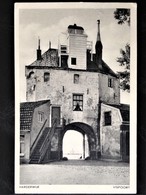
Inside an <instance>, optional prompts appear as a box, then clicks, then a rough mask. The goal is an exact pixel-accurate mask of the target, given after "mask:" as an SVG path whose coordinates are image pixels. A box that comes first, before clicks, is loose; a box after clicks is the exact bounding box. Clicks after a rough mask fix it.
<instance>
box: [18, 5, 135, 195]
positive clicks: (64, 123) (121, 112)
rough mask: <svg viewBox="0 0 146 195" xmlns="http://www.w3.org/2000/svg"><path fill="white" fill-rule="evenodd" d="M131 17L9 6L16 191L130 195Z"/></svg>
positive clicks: (128, 12)
mask: <svg viewBox="0 0 146 195" xmlns="http://www.w3.org/2000/svg"><path fill="white" fill-rule="evenodd" d="M136 12H137V7H136V4H135V3H83V2H80V3H16V4H15V108H16V110H15V113H16V118H15V193H19V194H21V193H26V194H27V193H29V194H31V193H50V194H52V193H56V194H57V193H82V194H84V193H87V194H88V193H89V194H91V193H97V194H98V193H100V194H102V193H115V194H122V193H123V194H128V193H136V183H137V182H136V158H137V155H136V152H137V151H136V147H137V137H136V136H137V134H136V131H137V129H136V124H137V121H136V119H137V109H136V98H137V97H136V95H137V94H136V86H137V80H136V74H137V63H136V62H137V44H136V43H137V40H136V32H137V18H136Z"/></svg>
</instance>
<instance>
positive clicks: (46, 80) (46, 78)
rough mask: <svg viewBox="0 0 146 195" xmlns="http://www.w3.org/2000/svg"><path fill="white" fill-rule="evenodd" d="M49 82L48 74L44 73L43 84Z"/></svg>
mask: <svg viewBox="0 0 146 195" xmlns="http://www.w3.org/2000/svg"><path fill="white" fill-rule="evenodd" d="M49 80H50V73H49V72H45V73H44V82H48V81H49Z"/></svg>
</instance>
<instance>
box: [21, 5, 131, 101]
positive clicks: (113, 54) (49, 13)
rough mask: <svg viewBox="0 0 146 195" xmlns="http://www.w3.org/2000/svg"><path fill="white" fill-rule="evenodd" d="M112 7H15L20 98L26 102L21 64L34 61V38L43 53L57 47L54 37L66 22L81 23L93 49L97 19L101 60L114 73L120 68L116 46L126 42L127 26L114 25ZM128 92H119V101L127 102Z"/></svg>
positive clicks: (117, 47) (128, 36)
mask: <svg viewBox="0 0 146 195" xmlns="http://www.w3.org/2000/svg"><path fill="white" fill-rule="evenodd" d="M114 11H115V8H110V9H109V8H108V9H107V8H106V9H105V8H103V7H102V8H100V9H99V8H98V6H94V7H92V8H87V6H85V7H81V6H80V8H79V7H78V6H74V7H73V8H65V7H63V6H62V7H60V8H56V9H55V8H49V7H48V8H46V9H44V8H43V9H30V8H29V9H20V10H19V16H18V17H19V28H18V31H19V34H18V35H19V36H18V37H19V51H18V52H19V64H20V67H19V68H20V101H21V102H22V101H26V99H25V98H26V79H25V65H29V64H31V63H32V62H33V61H35V60H36V49H37V47H38V37H39V38H40V40H41V50H42V53H44V52H45V51H46V50H47V49H48V48H49V41H51V47H52V48H58V39H59V37H60V34H61V33H62V32H66V30H67V27H68V26H69V25H73V24H75V23H76V24H77V25H79V26H82V27H83V28H84V30H85V33H86V34H87V35H88V38H87V40H88V41H93V50H94V48H95V42H96V36H97V20H98V19H99V20H100V33H101V41H102V44H103V60H104V61H105V62H106V63H107V64H108V65H109V66H110V68H111V69H113V71H114V72H117V71H119V70H121V67H120V66H119V63H118V62H116V59H117V57H119V56H120V49H121V48H123V49H124V47H125V45H126V44H127V43H130V27H129V26H128V25H127V24H124V25H118V24H117V21H116V20H115V19H114V14H113V13H114ZM129 99H130V94H129V93H126V92H121V102H122V103H129Z"/></svg>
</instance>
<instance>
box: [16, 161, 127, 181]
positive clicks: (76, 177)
mask: <svg viewBox="0 0 146 195" xmlns="http://www.w3.org/2000/svg"><path fill="white" fill-rule="evenodd" d="M20 169H21V170H20V183H21V184H38V185H39V184H53V185H54V184H58V185H59V184H64V185H66V184H75V185H76V184H88V185H90V184H96V185H102V184H104V185H108V184H110V185H129V164H128V163H121V162H105V161H83V160H69V161H62V162H52V163H48V164H45V165H31V164H30V165H21V166H20Z"/></svg>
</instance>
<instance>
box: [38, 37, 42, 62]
mask: <svg viewBox="0 0 146 195" xmlns="http://www.w3.org/2000/svg"><path fill="white" fill-rule="evenodd" d="M41 52H42V51H41V49H40V38H38V49H37V60H41V59H42V54H41Z"/></svg>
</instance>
